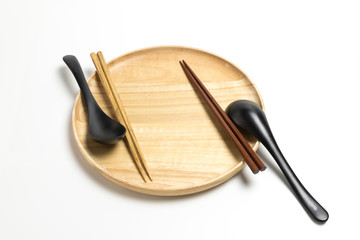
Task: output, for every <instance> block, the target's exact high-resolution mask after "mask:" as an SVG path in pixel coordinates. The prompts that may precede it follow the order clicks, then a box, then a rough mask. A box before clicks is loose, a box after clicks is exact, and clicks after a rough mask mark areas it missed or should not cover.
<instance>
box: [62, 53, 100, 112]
mask: <svg viewBox="0 0 360 240" xmlns="http://www.w3.org/2000/svg"><path fill="white" fill-rule="evenodd" d="M63 60H64V62H65V63H66V65H67V66H68V67H69V68H70V70H71V72H72V73H73V75H74V77H75V79H76V82H77V83H78V85H79V87H80V89H81V92H82V93H83V96H84V98H85V103H86V105H88V103H90V102H95V99H94V97H93V95H92V94H91V91H90V88H89V86H88V84H87V82H86V79H85V75H84V72H83V70H82V68H81V66H80V63H79V61H78V60H77V58H76V57H75V56H73V55H66V56H65V57H63ZM87 107H89V106H87Z"/></svg>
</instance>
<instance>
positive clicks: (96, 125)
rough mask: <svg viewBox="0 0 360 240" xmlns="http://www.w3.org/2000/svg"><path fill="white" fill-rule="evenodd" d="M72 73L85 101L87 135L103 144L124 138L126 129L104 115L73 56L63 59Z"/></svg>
mask: <svg viewBox="0 0 360 240" xmlns="http://www.w3.org/2000/svg"><path fill="white" fill-rule="evenodd" d="M63 60H64V62H65V63H66V65H67V66H68V67H69V68H70V70H71V72H72V73H73V75H74V77H75V79H76V81H77V83H78V85H79V87H80V90H81V93H82V96H83V97H84V100H85V105H86V108H87V112H88V122H89V125H88V133H89V135H90V137H91V138H92V139H94V140H95V141H97V142H100V143H105V144H114V143H116V142H117V141H119V140H120V139H122V138H123V137H124V136H125V133H126V128H125V127H124V126H123V125H122V124H121V123H119V122H117V121H115V120H113V119H112V118H110V117H109V116H108V115H106V114H105V113H104V112H103V111H102V110H101V108H100V107H99V105H98V104H97V102H96V100H95V98H94V96H93V95H92V93H91V91H90V88H89V86H88V84H87V82H86V79H85V76H84V73H83V71H82V69H81V66H80V63H79V61H78V60H77V59H76V57H75V56H73V55H66V56H65V57H63Z"/></svg>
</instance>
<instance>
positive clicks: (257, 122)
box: [226, 100, 329, 222]
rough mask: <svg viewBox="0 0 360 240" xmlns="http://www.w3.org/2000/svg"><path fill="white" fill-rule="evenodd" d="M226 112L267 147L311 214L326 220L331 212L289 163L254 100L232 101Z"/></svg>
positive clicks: (320, 219) (237, 124)
mask: <svg viewBox="0 0 360 240" xmlns="http://www.w3.org/2000/svg"><path fill="white" fill-rule="evenodd" d="M226 113H227V114H228V116H229V118H230V119H231V120H232V121H233V122H234V124H235V125H236V126H237V127H240V128H242V129H244V130H246V131H248V132H249V133H250V134H252V135H254V136H255V137H256V138H257V139H258V140H259V141H260V142H261V143H262V144H263V145H264V146H265V147H266V148H267V150H268V151H269V152H270V154H271V155H272V156H273V158H274V159H275V161H276V163H277V164H278V165H279V167H280V169H281V171H282V172H283V174H284V176H285V178H286V179H287V181H288V182H289V184H290V186H291V188H292V189H293V190H294V192H295V195H296V196H297V197H298V199H299V201H300V202H301V203H302V204H303V206H304V208H305V209H306V210H307V211H308V212H309V214H310V215H311V216H312V217H313V218H314V219H315V220H316V221H319V222H326V221H327V220H328V218H329V214H328V213H327V211H326V210H325V209H324V208H323V207H322V206H321V205H320V204H319V203H318V202H317V201H316V200H315V199H314V198H313V197H312V196H311V195H310V193H309V192H308V191H307V190H306V189H305V187H304V186H303V185H302V184H301V182H300V181H299V179H298V178H297V177H296V175H295V173H294V172H293V170H292V169H291V167H290V165H289V164H288V163H287V161H286V159H285V157H284V156H283V154H282V153H281V151H280V149H279V147H278V145H277V143H276V141H275V138H274V136H273V134H272V132H271V129H270V126H269V124H268V121H267V119H266V116H265V113H264V111H263V110H262V109H261V108H260V107H259V106H258V105H256V104H255V103H253V102H250V101H247V100H239V101H235V102H233V103H231V104H230V105H229V106H228V107H227V109H226Z"/></svg>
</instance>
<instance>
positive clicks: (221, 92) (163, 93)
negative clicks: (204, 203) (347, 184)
mask: <svg viewBox="0 0 360 240" xmlns="http://www.w3.org/2000/svg"><path fill="white" fill-rule="evenodd" d="M182 59H184V60H186V62H187V63H188V64H189V65H190V66H191V68H192V69H193V70H194V72H195V73H196V74H197V75H198V77H199V78H200V79H201V80H202V81H203V83H204V85H205V86H206V87H207V88H208V90H209V91H210V92H211V94H212V95H213V96H214V98H215V99H216V100H217V101H218V103H219V104H220V105H221V107H222V108H223V109H225V108H226V107H227V106H228V105H229V104H230V103H231V102H233V101H234V100H239V99H247V100H250V101H253V102H255V103H257V104H259V105H260V106H261V107H262V108H263V102H262V100H261V96H260V94H259V93H258V91H257V90H256V88H255V86H254V84H253V83H252V82H251V81H250V80H249V78H248V77H247V76H246V75H245V74H244V73H243V72H242V71H241V70H239V69H238V68H237V67H235V66H234V65H233V64H231V63H229V62H228V61H226V60H225V59H222V58H220V57H218V56H215V55H213V54H210V53H207V52H204V51H202V50H198V49H192V48H185V47H173V46H171V47H154V48H147V49H142V50H138V51H135V52H131V53H128V54H125V55H123V56H121V57H118V58H116V59H114V60H112V61H111V62H109V68H110V72H111V75H112V76H113V80H114V81H115V85H116V89H117V91H118V93H119V95H120V98H121V99H122V101H123V104H124V106H125V109H126V112H127V114H128V117H129V120H130V122H131V124H132V127H133V129H134V132H135V135H136V137H137V139H138V141H139V145H140V147H141V149H142V151H143V153H144V156H145V158H146V161H147V164H148V166H149V169H150V172H151V174H152V176H153V179H154V181H153V182H147V183H144V182H143V180H142V178H141V177H140V175H139V173H138V172H137V169H136V167H135V165H134V162H133V160H132V158H131V156H130V154H129V151H128V149H127V147H126V145H125V144H124V142H123V141H121V142H119V143H118V144H116V145H114V146H107V145H102V144H99V143H97V142H94V141H93V140H92V139H90V138H89V136H88V135H87V114H86V110H85V109H84V103H83V100H82V98H81V97H80V94H79V95H78V96H77V98H76V100H75V105H74V110H73V116H72V124H73V130H74V135H75V140H76V143H77V145H78V147H79V148H80V151H81V153H82V154H83V156H84V157H85V159H86V160H87V161H88V162H89V163H90V164H91V165H92V166H93V167H94V168H95V169H96V170H98V171H99V172H100V173H101V174H102V175H104V176H105V177H106V178H108V179H110V180H111V181H113V182H115V183H117V184H119V185H120V186H122V187H125V188H128V189H131V190H133V191H137V192H140V193H145V194H151V195H161V196H175V195H183V194H190V193H195V192H199V191H203V190H206V189H209V188H211V187H214V186H216V185H218V184H220V183H222V182H224V181H226V180H227V179H229V178H230V177H232V176H233V175H235V174H236V173H237V172H239V171H240V170H241V168H242V167H243V166H244V165H245V164H244V162H243V159H242V157H241V155H240V153H239V151H238V150H237V148H236V146H235V144H234V143H232V141H231V139H230V137H228V135H227V134H226V132H225V131H224V130H223V128H222V126H221V125H220V124H219V122H218V121H217V120H216V118H215V116H214V115H213V113H212V112H211V111H210V109H209V108H208V107H207V106H206V105H205V102H204V101H203V100H201V99H200V96H198V95H197V92H196V91H195V90H194V88H193V87H192V85H191V83H190V82H189V81H188V79H187V78H186V76H185V74H184V72H183V70H182V69H181V67H180V65H179V60H182ZM88 83H89V86H90V89H91V91H92V93H93V94H94V97H95V99H96V100H97V101H98V103H99V105H100V107H101V108H102V109H103V110H104V111H105V112H106V113H107V114H108V115H109V116H111V117H113V118H115V116H114V114H113V113H112V109H111V105H110V101H109V100H108V99H107V97H106V95H105V91H104V89H103V87H102V86H101V82H100V80H99V79H98V77H97V75H96V74H95V73H94V74H93V75H92V76H91V77H90V78H89V80H88ZM245 137H246V138H247V140H248V141H249V143H250V144H251V146H252V147H253V148H254V149H255V150H256V149H257V147H258V145H259V143H258V142H257V141H256V139H254V138H250V137H249V136H245Z"/></svg>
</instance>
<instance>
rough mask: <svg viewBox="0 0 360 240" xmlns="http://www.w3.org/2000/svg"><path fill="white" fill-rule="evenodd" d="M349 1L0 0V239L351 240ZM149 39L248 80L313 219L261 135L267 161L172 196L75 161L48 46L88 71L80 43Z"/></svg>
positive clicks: (355, 43)
mask: <svg viewBox="0 0 360 240" xmlns="http://www.w3.org/2000/svg"><path fill="white" fill-rule="evenodd" d="M359 12H360V6H359V3H358V1H296V2H295V1H276V0H273V1H225V0H223V1H195V0H193V1H157V0H152V1H136V0H132V1H105V0H104V1H75V0H71V1H68V0H66V1H45V0H43V1H40V0H32V1H25V0H23V1H19V0H1V2H0V36H1V37H0V50H1V51H0V54H1V55H0V66H1V67H0V69H1V71H0V90H1V93H0V102H1V122H0V123H1V124H0V133H1V135H0V136H1V138H0V146H1V147H0V239H275V238H276V239H326V238H329V237H332V239H339V238H342V239H358V238H359V236H358V235H359V231H358V227H359V214H360V207H359V202H360V198H359V186H358V184H359V182H360V175H359V173H358V171H359V170H360V163H359V162H360V159H359V151H358V146H359V136H360V127H359V122H360V119H359V114H358V113H359V111H360V109H359V103H360V101H359V96H358V92H359V84H358V82H359V81H360V71H359V67H360V31H359V29H360V14H359ZM159 45H181V46H189V47H195V48H200V49H203V50H206V51H209V52H212V53H215V54H217V55H220V56H222V57H223V58H225V59H227V60H229V61H230V62H233V63H234V64H235V65H237V66H238V67H239V68H240V69H242V70H243V71H244V72H245V73H246V74H247V75H248V76H249V77H250V79H252V81H253V82H254V83H255V84H256V86H257V87H258V89H259V91H260V93H261V95H262V97H263V100H264V103H265V108H266V113H267V117H268V120H269V122H270V125H271V127H272V130H273V132H274V135H275V137H276V139H277V141H278V143H279V145H280V148H281V149H282V151H283V153H284V155H285V156H286V157H287V159H288V161H289V163H290V165H291V166H292V168H293V169H294V171H295V172H296V173H297V175H298V177H299V179H300V180H301V181H302V183H303V184H304V185H305V187H307V189H308V190H309V192H310V193H312V195H313V196H314V197H315V198H316V199H317V200H318V201H319V202H320V203H321V204H322V205H323V206H324V207H325V208H326V209H327V210H328V212H329V214H330V218H329V221H328V222H327V223H326V224H323V225H319V224H316V223H315V222H313V221H312V220H311V219H310V218H309V216H308V215H307V214H306V213H305V211H304V209H303V208H302V207H301V206H300V205H299V203H298V201H297V200H296V198H295V197H294V195H293V193H292V192H291V190H290V189H289V188H288V186H287V184H286V183H285V182H284V180H283V178H282V177H281V175H280V174H279V170H278V168H277V166H276V164H275V163H274V161H273V159H272V158H271V157H270V155H269V154H268V153H267V152H266V150H265V148H264V147H262V146H261V147H260V149H259V150H258V153H259V155H260V156H261V157H262V159H263V160H264V161H265V162H266V163H267V165H268V166H269V168H268V170H267V171H265V172H263V173H261V174H258V175H256V176H254V175H252V174H251V172H250V170H249V169H248V168H245V169H244V170H243V171H242V172H241V173H240V174H238V175H236V176H235V177H233V178H232V179H230V180H229V181H227V182H225V183H224V184H222V185H220V186H218V187H216V188H214V189H211V190H208V191H205V192H203V193H199V194H194V195H191V196H184V197H166V198H164V197H152V196H146V195H142V194H138V193H134V192H131V191H128V190H125V189H122V188H121V187H118V186H117V185H115V184H113V183H111V182H109V181H108V180H106V179H104V178H103V177H102V176H100V175H99V174H98V173H97V172H96V171H95V170H93V169H92V168H91V167H90V166H89V165H88V164H87V162H86V161H85V160H84V159H83V158H82V156H81V155H80V154H79V151H78V150H77V148H76V146H75V144H74V141H73V140H72V137H73V136H72V133H71V121H70V119H71V111H72V107H73V103H74V99H75V96H76V95H77V93H78V86H77V85H76V82H75V80H74V78H73V77H72V75H71V74H70V72H69V70H68V69H67V68H66V67H65V64H64V63H63V61H62V57H63V56H64V55H66V54H74V55H76V56H77V57H78V59H79V61H80V63H81V64H82V66H83V68H84V69H85V74H86V76H89V75H90V74H91V73H92V72H93V71H94V67H93V66H92V62H91V59H90V57H89V53H90V52H92V51H98V50H102V51H103V53H104V55H105V57H106V59H113V58H115V57H117V56H119V55H122V54H124V53H126V52H129V51H133V50H136V49H139V48H144V47H151V46H159ZM234 100H235V99H234Z"/></svg>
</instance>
